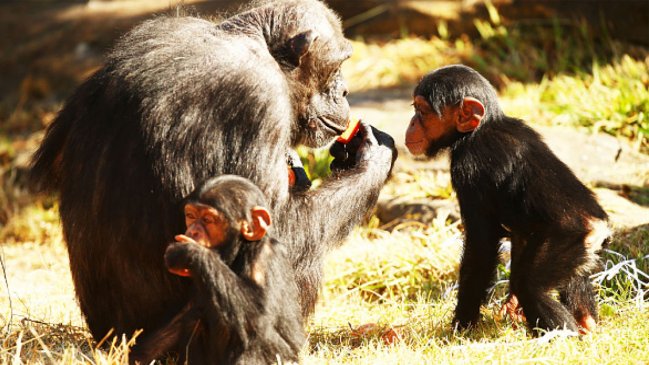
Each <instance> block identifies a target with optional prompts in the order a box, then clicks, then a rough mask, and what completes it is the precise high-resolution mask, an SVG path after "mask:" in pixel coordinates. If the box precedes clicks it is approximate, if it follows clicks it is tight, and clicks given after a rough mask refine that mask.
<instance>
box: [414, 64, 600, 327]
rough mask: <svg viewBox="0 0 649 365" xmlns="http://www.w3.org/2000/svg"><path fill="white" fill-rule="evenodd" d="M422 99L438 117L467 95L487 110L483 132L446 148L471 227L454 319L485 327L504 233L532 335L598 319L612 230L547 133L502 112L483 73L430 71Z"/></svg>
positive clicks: (457, 68) (514, 288)
mask: <svg viewBox="0 0 649 365" xmlns="http://www.w3.org/2000/svg"><path fill="white" fill-rule="evenodd" d="M414 94H415V95H422V96H424V97H425V98H426V99H427V100H428V102H429V103H430V105H431V107H432V109H433V110H435V112H436V113H438V114H439V113H441V112H442V110H443V108H444V106H453V105H461V102H462V100H464V98H465V97H473V98H475V99H478V100H479V101H481V102H482V103H483V104H484V106H485V110H486V113H485V116H484V118H483V119H482V122H481V123H480V126H479V127H478V129H476V130H475V131H473V132H471V133H465V134H462V133H457V135H456V136H455V137H454V138H453V139H452V140H451V141H450V142H449V143H448V145H447V146H443V147H450V148H451V179H452V184H453V188H454V189H455V191H456V192H457V197H458V200H459V204H460V209H461V214H462V222H463V224H464V227H465V246H464V255H463V257H462V263H461V267H460V283H459V293H458V303H457V307H456V310H455V319H454V323H455V324H456V325H458V326H459V327H460V328H465V327H467V326H470V325H471V324H474V323H476V322H477V321H478V318H479V314H480V304H481V303H482V302H483V301H484V300H485V298H486V293H487V288H488V287H489V286H490V284H491V283H492V282H493V279H494V274H495V268H496V264H497V258H498V247H499V242H500V239H501V238H503V237H511V241H512V269H511V281H510V290H511V293H512V294H514V295H516V296H517V297H518V299H519V302H520V303H521V305H522V307H523V311H524V313H525V316H526V318H527V321H528V326H529V327H530V328H531V329H535V328H540V329H543V330H549V329H555V328H558V327H564V326H566V327H567V328H568V329H571V330H577V329H578V327H577V322H576V320H575V318H583V316H584V315H591V316H592V317H593V319H595V320H596V319H597V309H596V302H595V298H594V293H593V289H592V287H591V283H590V281H589V279H588V276H589V274H591V273H592V270H593V269H595V268H596V267H597V264H598V256H597V253H598V251H599V250H600V249H601V248H602V245H603V244H604V243H605V241H606V238H607V236H608V234H609V231H608V229H607V228H606V220H607V215H606V213H605V212H604V210H603V209H602V208H601V207H600V206H599V204H598V203H597V201H596V200H595V198H594V196H593V194H592V192H591V191H589V190H588V189H587V188H586V187H585V186H584V185H583V184H582V183H581V182H580V181H579V180H578V179H577V177H575V175H574V174H573V173H572V171H570V169H569V168H568V167H567V166H566V165H565V164H564V163H562V162H561V161H560V160H559V159H558V158H557V157H556V156H555V155H554V154H553V153H552V152H551V151H550V149H549V148H548V147H547V145H546V144H545V143H544V142H543V141H542V139H541V137H540V135H539V134H538V133H536V132H535V131H534V130H532V129H531V128H530V127H528V126H527V125H526V124H525V123H524V122H523V121H521V120H519V119H514V118H510V117H508V116H506V115H505V114H504V113H503V111H502V110H501V109H500V106H499V104H498V99H497V95H496V91H495V90H494V89H493V87H492V86H491V85H490V84H489V82H488V81H487V80H486V79H485V78H484V77H482V76H481V75H480V74H478V73H477V72H476V71H474V70H472V69H470V68H468V67H466V66H462V65H453V66H448V67H443V68H441V69H438V70H436V71H434V72H432V73H430V74H428V75H426V76H425V77H424V78H423V79H422V81H421V83H420V84H419V85H418V86H417V88H416V89H415V91H414ZM436 152H437V151H434V150H430V151H428V152H427V154H428V155H429V156H430V155H434V154H435V153H436ZM552 289H559V292H560V299H561V303H559V302H557V301H555V300H553V299H552V297H551V296H550V293H549V292H550V291H551V290H552ZM573 317H574V318H573Z"/></svg>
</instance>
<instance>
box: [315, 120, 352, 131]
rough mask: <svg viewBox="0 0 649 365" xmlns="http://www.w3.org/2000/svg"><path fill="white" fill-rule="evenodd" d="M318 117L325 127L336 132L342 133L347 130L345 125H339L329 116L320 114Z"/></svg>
mask: <svg viewBox="0 0 649 365" xmlns="http://www.w3.org/2000/svg"><path fill="white" fill-rule="evenodd" d="M317 119H318V121H320V124H322V125H323V126H324V127H325V128H327V129H331V130H332V131H333V132H334V134H341V133H342V132H344V131H345V126H343V125H338V124H336V123H334V122H333V121H331V120H329V119H328V118H327V117H324V116H319V117H318V118H317Z"/></svg>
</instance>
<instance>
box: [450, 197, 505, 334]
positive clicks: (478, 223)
mask: <svg viewBox="0 0 649 365" xmlns="http://www.w3.org/2000/svg"><path fill="white" fill-rule="evenodd" d="M464 198H465V199H469V198H468V197H467V196H464ZM474 201H477V200H462V198H461V197H460V207H461V211H462V223H463V224H464V227H465V238H464V239H465V241H464V253H463V255H462V262H461V264H460V280H459V289H458V298H457V306H456V309H455V318H454V320H453V323H454V325H457V326H458V327H459V328H466V327H468V326H470V325H472V324H475V323H476V322H477V321H478V319H479V315H480V305H481V304H482V303H483V302H484V300H485V298H486V295H487V289H488V287H489V285H491V283H492V282H493V278H494V275H495V269H496V264H497V260H498V247H499V240H500V238H501V235H502V228H501V227H500V226H499V225H498V223H497V222H496V221H495V220H494V219H493V216H494V215H493V214H488V213H487V212H485V211H484V210H483V209H480V208H479V207H477V206H475V205H473V204H471V203H469V202H474Z"/></svg>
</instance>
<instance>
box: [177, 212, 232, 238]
mask: <svg viewBox="0 0 649 365" xmlns="http://www.w3.org/2000/svg"><path fill="white" fill-rule="evenodd" d="M185 224H186V226H187V231H186V232H185V235H186V236H188V237H190V238H191V239H193V240H194V241H196V243H198V244H200V245H202V246H205V247H208V248H209V247H216V246H219V245H221V244H223V243H224V242H225V241H226V239H227V232H228V227H229V224H228V220H227V219H226V218H225V216H224V215H223V214H222V213H221V212H219V211H218V210H216V209H214V208H213V207H210V206H209V205H203V204H186V205H185Z"/></svg>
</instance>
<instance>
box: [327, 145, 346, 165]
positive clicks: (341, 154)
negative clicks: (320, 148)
mask: <svg viewBox="0 0 649 365" xmlns="http://www.w3.org/2000/svg"><path fill="white" fill-rule="evenodd" d="M329 154H330V155H331V156H333V158H334V160H341V161H345V160H346V159H347V156H348V155H347V146H346V145H345V144H343V143H342V142H338V141H335V142H334V143H333V144H332V145H331V147H330V148H329Z"/></svg>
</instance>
